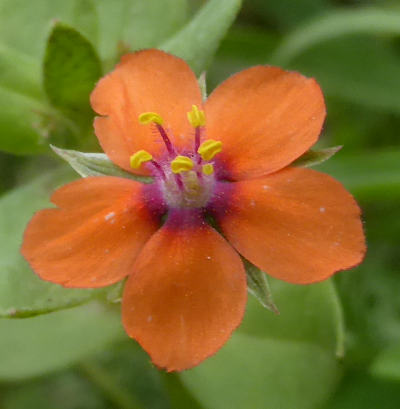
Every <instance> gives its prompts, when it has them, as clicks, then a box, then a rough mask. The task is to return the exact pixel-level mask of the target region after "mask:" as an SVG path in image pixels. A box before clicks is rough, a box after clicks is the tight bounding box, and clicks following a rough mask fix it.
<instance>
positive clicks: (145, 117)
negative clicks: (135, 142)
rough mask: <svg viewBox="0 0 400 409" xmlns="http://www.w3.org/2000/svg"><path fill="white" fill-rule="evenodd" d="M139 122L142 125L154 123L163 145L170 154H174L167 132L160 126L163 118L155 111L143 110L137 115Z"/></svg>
mask: <svg viewBox="0 0 400 409" xmlns="http://www.w3.org/2000/svg"><path fill="white" fill-rule="evenodd" d="M139 122H140V123H141V124H142V125H149V124H152V123H153V124H154V125H155V126H156V128H157V130H158V132H159V133H160V135H161V138H162V139H163V141H164V143H165V146H166V147H167V151H168V153H169V154H170V155H171V156H172V155H175V149H174V147H173V146H172V143H171V141H170V139H169V137H168V135H167V132H166V131H165V129H164V128H163V127H162V124H163V123H164V120H163V119H162V118H161V116H160V115H158V114H156V113H155V112H143V113H142V114H140V115H139Z"/></svg>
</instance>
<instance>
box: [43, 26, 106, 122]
mask: <svg viewBox="0 0 400 409" xmlns="http://www.w3.org/2000/svg"><path fill="white" fill-rule="evenodd" d="M43 76H44V77H43V84H44V89H45V91H46V94H47V97H48V99H49V101H50V102H51V103H52V104H53V106H54V107H56V108H59V109H60V110H62V111H66V112H67V113H68V114H71V113H73V116H82V115H84V114H85V111H88V109H89V104H88V101H89V95H90V92H91V91H92V89H93V88H94V85H95V83H96V81H97V80H98V79H99V78H100V76H101V66H100V59H99V57H98V56H97V54H96V51H95V50H94V48H93V46H92V45H91V44H90V43H89V42H88V41H87V40H86V39H85V38H84V37H83V36H82V35H81V34H79V32H78V31H76V30H75V29H73V28H71V27H68V26H66V25H63V24H60V23H58V24H56V25H55V26H54V27H53V30H52V31H51V34H50V36H49V39H48V42H47V48H46V55H45V58H44V63H43ZM86 114H88V113H87V112H86Z"/></svg>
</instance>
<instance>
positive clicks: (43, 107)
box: [0, 0, 187, 154]
mask: <svg viewBox="0 0 400 409" xmlns="http://www.w3.org/2000/svg"><path fill="white" fill-rule="evenodd" d="M166 9H167V10H168V13H165V10H166ZM33 16H34V18H33ZM186 17H187V0H164V1H163V5H162V7H160V2H159V0H146V1H142V0H113V1H112V2H110V1H108V0H98V1H97V0H96V1H95V0H69V1H64V0H52V1H49V0H35V1H34V2H33V1H30V0H0V106H1V107H2V109H1V110H0V134H1V135H2V136H1V138H0V149H1V150H5V151H7V152H12V153H17V154H27V153H40V152H44V151H46V150H47V148H48V143H49V141H50V142H52V143H55V144H60V143H62V144H66V146H70V147H77V146H79V147H81V146H82V143H85V144H87V142H88V141H87V138H86V134H87V133H88V129H87V127H84V129H79V128H77V129H74V128H76V124H74V123H66V121H65V118H60V116H59V115H57V113H55V112H53V110H51V109H50V108H49V106H48V103H47V102H46V99H45V95H44V93H43V92H42V89H41V88H42V87H41V82H42V75H41V64H42V60H43V56H44V53H45V45H46V40H47V38H48V36H49V31H50V29H51V27H52V26H53V24H54V21H62V22H64V23H66V24H68V25H70V26H71V27H74V28H75V29H77V30H79V32H81V33H83V34H84V35H85V36H87V38H88V39H89V40H90V41H91V42H92V43H93V44H95V45H96V46H97V48H98V49H99V53H100V55H101V56H102V58H103V59H105V60H106V64H105V65H106V66H107V69H111V68H112V67H113V66H114V64H115V62H116V61H117V59H118V57H119V55H120V53H121V50H125V51H126V50H129V49H139V48H144V47H155V46H157V45H159V44H160V43H161V42H162V41H163V40H164V39H165V38H168V37H169V36H170V35H172V34H173V33H174V32H175V31H176V30H177V29H179V28H180V27H181V26H182V25H183V24H184V22H185V21H186ZM86 51H87V50H86ZM53 62H54V61H52V63H53ZM67 63H68V64H67V65H69V64H70V62H69V61H67ZM67 65H66V66H65V67H61V68H62V69H64V72H65V68H66V67H67ZM83 68H84V67H82V70H83ZM87 68H88V67H87V66H85V69H86V70H87ZM92 69H93V72H94V71H95V70H94V66H93V67H92ZM89 71H90V70H89ZM93 72H92V74H93ZM87 73H88V71H86V74H87ZM54 74H55V75H56V77H55V78H56V79H59V78H60V77H59V76H58V77H57V73H54ZM58 74H61V72H60V73H58ZM67 74H68V78H70V77H69V72H67ZM98 77H99V74H97V76H96V79H97V78H98ZM90 81H92V79H91V78H90ZM53 84H54V82H53ZM61 84H64V81H61V82H57V83H56V86H57V88H56V91H57V92H55V91H54V95H53V90H52V91H51V95H52V97H54V98H55V101H56V103H61V104H67V105H68V104H69V107H71V108H72V109H75V110H76V111H77V110H78V109H79V108H78V107H76V106H75V105H74V104H73V102H75V101H76V98H78V99H79V98H80V97H81V98H82V99H81V100H80V102H79V103H81V106H82V107H84V109H86V111H88V109H89V101H88V99H86V100H85V101H84V100H83V98H84V97H83V96H84V95H85V93H86V95H87V92H88V89H89V88H90V87H93V85H94V82H91V85H89V82H84V81H83V82H80V83H74V84H72V85H73V86H72V88H71V89H69V88H65V87H64V88H63V90H61V89H60V86H61ZM78 85H79V86H78ZM51 87H53V85H51ZM89 91H90V89H89ZM49 92H50V91H49ZM60 98H61V100H60ZM71 105H73V106H71ZM89 112H90V111H89ZM85 115H86V113H85ZM71 122H72V121H71ZM86 122H87V121H86ZM84 125H86V124H84ZM83 136H85V138H82V137H83ZM74 138H75V139H76V140H75V141H74ZM71 142H75V144H73V143H71Z"/></svg>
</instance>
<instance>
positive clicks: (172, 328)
mask: <svg viewBox="0 0 400 409" xmlns="http://www.w3.org/2000/svg"><path fill="white" fill-rule="evenodd" d="M167 223H168V222H167ZM246 298H247V286H246V276H245V272H244V268H243V263H242V261H241V259H240V257H239V256H238V254H237V253H236V252H235V251H234V250H233V249H232V247H230V246H229V245H228V243H227V242H226V241H225V240H224V239H223V237H222V236H221V235H219V234H218V233H217V232H216V231H215V230H214V229H212V228H211V227H210V226H208V225H207V224H201V225H199V226H192V227H191V226H187V225H186V227H182V225H181V227H178V228H175V229H174V228H170V227H168V225H167V226H164V227H163V228H162V229H161V230H159V231H158V232H157V233H156V234H155V235H154V236H153V237H152V238H151V239H150V240H149V242H148V243H147V244H146V246H145V247H144V249H143V251H142V252H141V253H140V255H139V257H138V259H137V261H136V263H135V267H134V273H133V274H132V275H131V277H130V278H129V279H128V282H127V283H126V286H125V292H124V297H123V302H122V314H123V323H124V326H125V330H126V332H127V333H128V334H129V335H130V336H131V337H132V338H135V339H136V340H137V341H138V342H139V343H140V344H141V345H142V347H143V348H144V349H145V350H146V351H147V352H148V353H149V354H150V356H151V358H152V361H153V362H154V364H155V365H157V366H159V367H162V368H166V369H167V370H168V371H181V370H184V369H187V368H190V367H192V366H194V365H197V364H198V363H199V362H201V361H202V360H204V359H205V358H207V357H209V356H210V355H212V354H214V353H215V352H216V351H217V350H218V349H219V348H221V347H222V345H223V344H224V343H225V342H226V341H227V340H228V338H229V337H230V335H231V333H232V331H233V330H234V329H235V328H236V327H237V326H238V325H239V323H240V322H241V320H242V317H243V314H244V310H245V304H246Z"/></svg>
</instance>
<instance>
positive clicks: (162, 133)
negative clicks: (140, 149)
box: [155, 123, 176, 156]
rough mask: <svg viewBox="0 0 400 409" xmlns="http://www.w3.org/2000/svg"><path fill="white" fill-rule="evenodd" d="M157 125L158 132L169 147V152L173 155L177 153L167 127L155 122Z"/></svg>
mask: <svg viewBox="0 0 400 409" xmlns="http://www.w3.org/2000/svg"><path fill="white" fill-rule="evenodd" d="M155 125H156V127H157V130H158V132H159V133H160V135H161V138H162V139H163V141H164V143H165V146H166V147H167V151H168V153H169V154H170V155H171V156H173V155H175V154H176V152H175V149H174V147H173V146H172V143H171V140H170V139H169V138H168V135H167V132H166V131H165V129H164V128H163V127H162V126H161V125H160V124H157V123H156V124H155Z"/></svg>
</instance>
